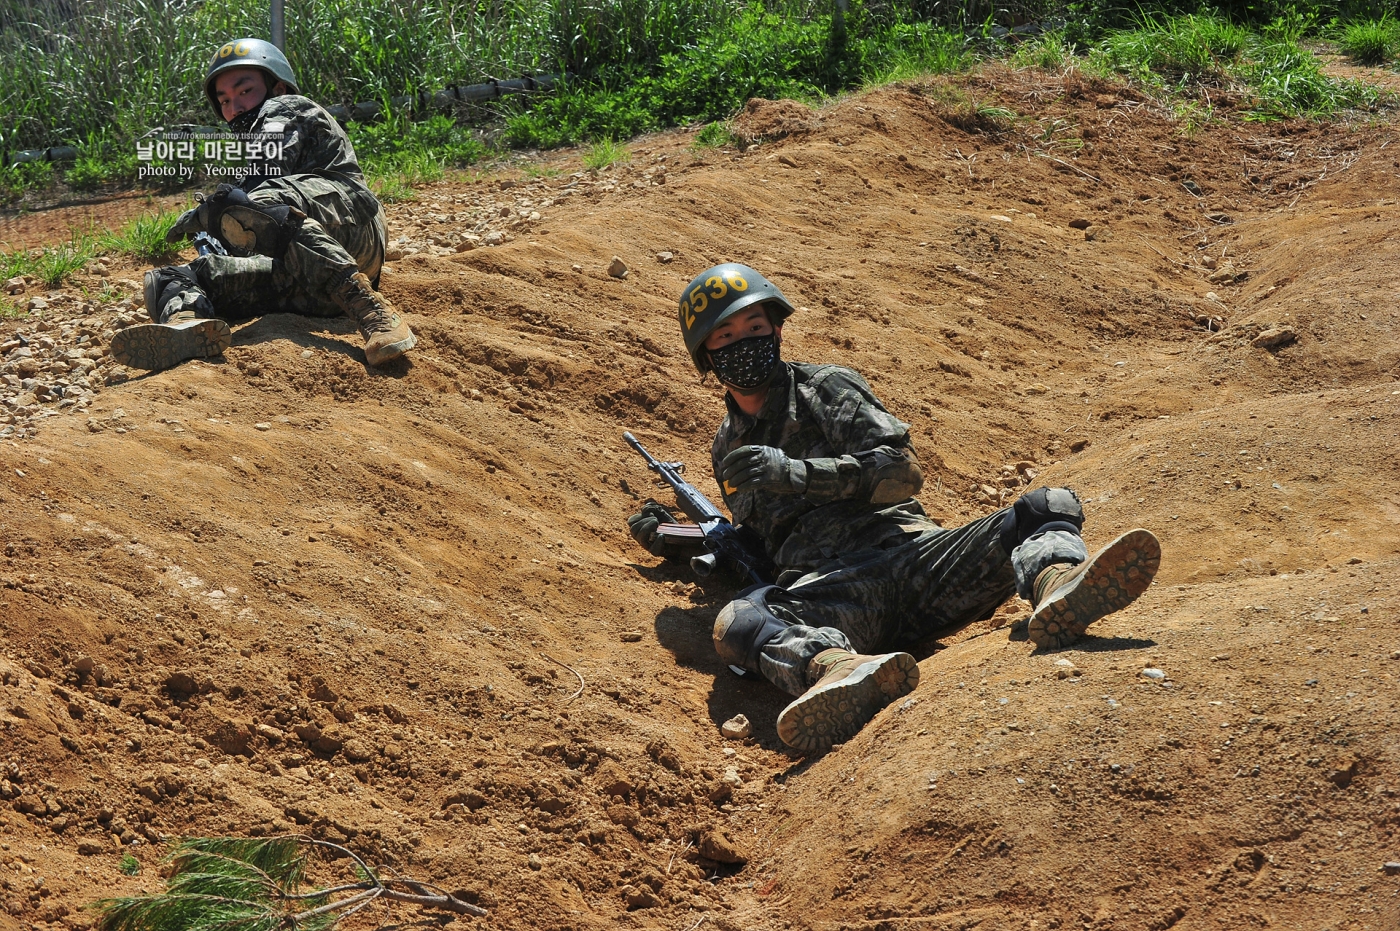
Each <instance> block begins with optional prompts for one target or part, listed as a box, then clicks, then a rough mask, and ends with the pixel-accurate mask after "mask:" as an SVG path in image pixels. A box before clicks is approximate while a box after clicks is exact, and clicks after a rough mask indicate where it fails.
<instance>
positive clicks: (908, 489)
mask: <svg viewBox="0 0 1400 931" xmlns="http://www.w3.org/2000/svg"><path fill="white" fill-rule="evenodd" d="M888 471H889V473H890V474H886V475H882V476H880V479H879V481H877V482H876V483H875V490H874V491H873V492H872V493H871V495H870V503H871V504H894V503H895V502H897V501H903V500H905V499H907V498H912V497H914V496H915V495H917V494H918V493H919V490H920V489H922V488H923V487H924V472H923V469H920V468H919V464H918V463H917V462H914V461H912V460H906V461H905V462H903V463H901V464H900V466H899V467H898V468H897V469H890V470H888Z"/></svg>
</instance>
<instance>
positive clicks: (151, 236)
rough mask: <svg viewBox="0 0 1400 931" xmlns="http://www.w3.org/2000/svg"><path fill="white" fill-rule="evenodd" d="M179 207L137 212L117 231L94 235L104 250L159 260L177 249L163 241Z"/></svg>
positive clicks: (176, 216) (145, 259)
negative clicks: (136, 214) (146, 212)
mask: <svg viewBox="0 0 1400 931" xmlns="http://www.w3.org/2000/svg"><path fill="white" fill-rule="evenodd" d="M181 213H182V211H180V210H171V211H169V212H166V213H148V214H144V215H143V216H139V217H137V218H136V219H134V220H132V221H130V222H129V223H127V224H126V225H125V226H123V227H122V228H121V229H120V230H118V231H117V232H115V233H113V232H107V233H104V234H102V235H101V236H99V237H98V246H99V248H101V249H102V251H104V252H120V253H123V254H126V255H131V256H135V257H136V258H138V259H141V260H143V261H147V262H159V261H160V260H161V259H166V258H169V257H171V256H172V255H174V254H175V253H176V251H177V249H176V248H175V247H174V246H171V245H170V244H169V243H167V242H166V241H165V234H166V233H168V232H170V228H171V227H172V226H174V225H175V221H176V219H178V218H179V216H180V214H181Z"/></svg>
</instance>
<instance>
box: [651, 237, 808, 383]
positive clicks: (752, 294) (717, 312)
mask: <svg viewBox="0 0 1400 931" xmlns="http://www.w3.org/2000/svg"><path fill="white" fill-rule="evenodd" d="M760 301H770V302H772V303H773V304H776V305H777V309H776V310H772V311H770V313H769V316H770V317H771V318H772V320H773V325H774V326H779V325H781V324H782V322H783V321H784V320H786V319H787V318H788V315H789V314H791V313H792V312H793V306H792V304H790V303H788V299H787V298H785V297H783V292H781V291H779V290H778V286H777V285H775V284H774V283H773V282H771V281H769V280H768V279H767V278H764V277H763V276H762V275H760V274H759V273H758V272H756V271H754V270H753V269H752V268H749V267H748V266H747V265H740V264H739V263H738V262H726V263H724V264H723V265H716V266H714V267H713V268H707V269H705V270H704V271H703V272H701V273H700V274H698V275H696V276H695V279H694V280H693V281H691V283H690V284H688V285H686V286H685V293H684V294H682V295H681V300H680V308H679V313H678V316H679V318H680V322H681V336H682V337H684V338H685V348H686V349H687V350H688V351H689V352H690V359H691V361H692V362H694V363H695V367H696V368H697V369H699V370H700V374H701V375H703V374H705V373H706V372H707V371H709V369H710V357H709V354H708V353H707V352H706V351H705V340H706V339H707V338H709V335H710V334H711V333H713V332H714V331H715V327H717V326H719V325H720V324H721V323H723V322H724V321H725V320H727V319H728V318H730V317H732V316H734V315H735V314H737V313H738V312H739V311H741V310H743V309H744V308H745V307H749V306H751V305H753V304H757V303H759V302H760Z"/></svg>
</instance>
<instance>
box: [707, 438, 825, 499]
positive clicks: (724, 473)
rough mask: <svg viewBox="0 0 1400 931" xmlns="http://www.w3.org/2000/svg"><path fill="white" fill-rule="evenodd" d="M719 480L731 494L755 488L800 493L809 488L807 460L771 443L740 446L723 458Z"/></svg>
mask: <svg viewBox="0 0 1400 931" xmlns="http://www.w3.org/2000/svg"><path fill="white" fill-rule="evenodd" d="M719 480H720V484H721V485H723V486H724V492H725V494H730V495H732V494H734V493H736V492H740V491H752V490H753V489H756V488H766V489H767V490H769V491H773V492H777V493H778V494H790V495H791V494H801V493H802V492H804V491H806V490H807V463H805V462H803V461H802V460H801V459H789V458H788V454H787V453H785V452H783V451H782V450H781V449H775V448H774V447H772V446H740V447H739V448H738V449H736V450H734V451H733V452H731V453H730V454H729V455H727V456H725V457H724V459H722V460H721V461H720V464H719Z"/></svg>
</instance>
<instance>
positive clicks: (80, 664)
mask: <svg viewBox="0 0 1400 931" xmlns="http://www.w3.org/2000/svg"><path fill="white" fill-rule="evenodd" d="M96 665H97V664H96V662H94V661H93V658H92V657H91V656H80V657H78V658H77V659H75V660H73V670H74V671H75V672H76V673H77V674H78V675H80V676H86V675H90V674H91V673H92V670H93V668H94V667H95V666H96Z"/></svg>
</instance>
